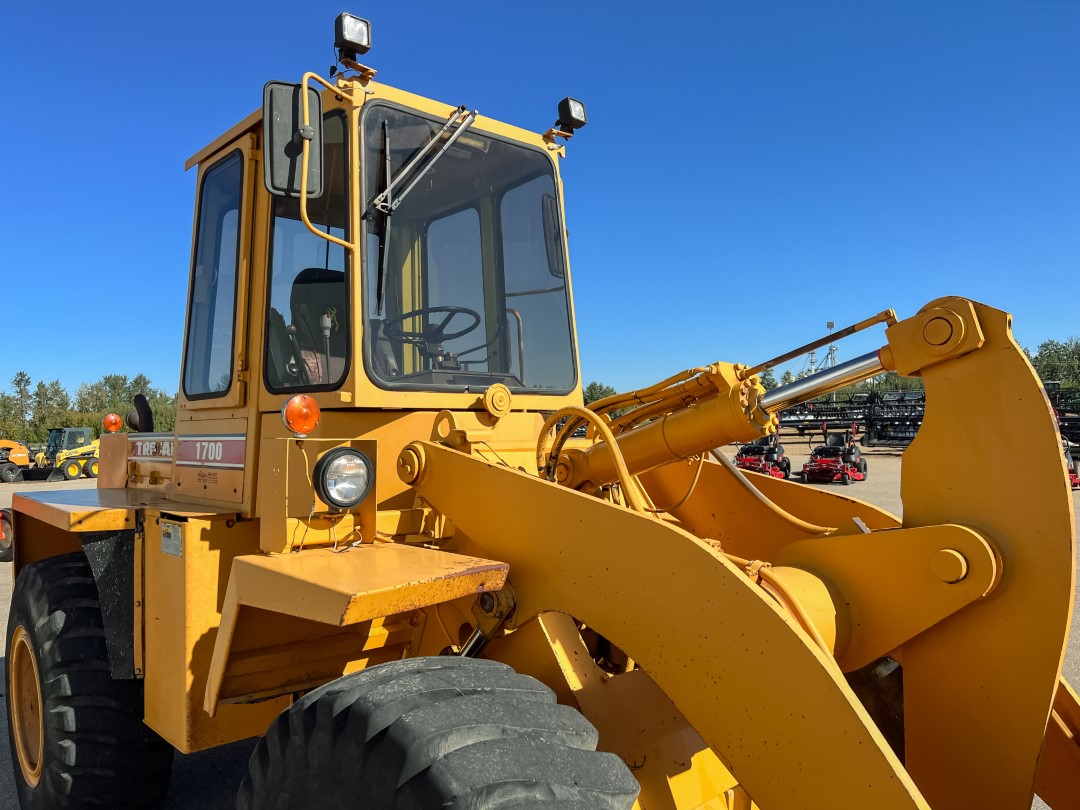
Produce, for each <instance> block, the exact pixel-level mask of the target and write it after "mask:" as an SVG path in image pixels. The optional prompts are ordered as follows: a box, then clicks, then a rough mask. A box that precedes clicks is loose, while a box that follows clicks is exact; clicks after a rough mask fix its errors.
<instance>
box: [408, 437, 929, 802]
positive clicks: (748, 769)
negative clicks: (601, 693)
mask: <svg viewBox="0 0 1080 810" xmlns="http://www.w3.org/2000/svg"><path fill="white" fill-rule="evenodd" d="M418 444H419V443H418ZM421 449H422V453H421V454H422V455H423V457H424V459H425V462H424V466H423V468H422V469H421V470H420V472H419V477H418V479H417V481H416V483H415V487H416V490H417V492H418V494H419V495H420V496H421V497H422V498H423V499H424V500H425V501H426V502H427V503H429V504H431V505H432V506H433V507H434V508H435V509H437V510H438V511H441V512H445V513H446V514H447V515H449V516H450V517H451V518H452V519H453V521H454V524H455V526H456V527H457V528H458V530H459V543H460V548H461V550H462V551H463V552H464V553H469V554H477V555H482V556H485V557H488V558H490V559H498V560H503V561H506V562H508V563H509V564H510V567H511V571H512V572H513V581H514V587H515V590H516V592H517V594H518V613H517V616H516V621H517V622H518V623H522V622H524V621H526V620H528V619H529V618H531V617H533V616H537V615H539V614H541V613H544V612H547V611H550V610H558V611H561V612H564V613H567V614H570V615H572V616H574V617H575V618H577V619H579V620H581V621H583V622H585V623H586V624H587V625H589V626H590V627H593V628H595V629H596V630H597V632H599V633H602V634H603V635H604V636H605V637H606V638H609V639H611V640H612V642H613V643H615V644H617V645H618V646H619V647H620V648H621V649H623V650H625V651H626V652H627V654H628V655H630V657H631V658H633V659H634V661H636V662H638V663H639V664H640V665H641V667H642V668H643V669H644V670H645V671H646V672H647V673H649V675H650V676H651V677H652V678H653V679H654V680H655V681H656V683H657V684H658V685H659V687H660V688H661V689H662V690H663V691H664V692H665V693H666V694H667V695H668V697H669V698H671V700H672V701H673V702H674V703H675V705H676V706H678V708H679V710H680V711H681V712H682V713H683V714H684V715H685V716H686V718H687V720H688V721H689V722H690V723H691V724H692V725H693V727H694V728H695V729H696V730H697V731H698V733H700V734H701V736H702V738H704V739H705V741H706V742H707V743H709V745H710V746H711V747H712V748H713V750H714V751H715V752H716V754H717V755H718V756H719V757H720V759H721V761H722V762H724V763H725V765H726V767H727V768H728V769H729V770H730V771H731V772H732V773H733V774H734V775H735V777H736V778H737V779H738V780H739V782H740V783H741V784H742V785H744V786H745V787H746V789H747V790H748V792H749V793H750V795H751V796H753V797H754V799H755V801H756V802H758V804H760V805H761V806H762V807H769V806H772V807H781V808H787V809H788V810H798V809H799V808H820V807H821V806H823V803H826V804H827V806H829V807H832V808H850V809H851V810H855V809H856V808H858V809H859V810H862V808H867V807H874V808H882V809H883V810H884V809H885V808H894V807H895V808H915V807H927V804H926V803H925V802H924V801H923V800H922V799H921V798H920V796H919V792H918V789H917V788H916V787H915V785H914V783H913V782H912V781H911V779H910V778H909V777H908V775H907V773H906V772H905V771H904V769H903V767H902V766H901V765H900V763H899V762H898V761H897V759H896V757H895V756H894V755H893V754H892V752H891V751H890V750H889V747H888V745H887V744H886V743H885V741H884V739H883V738H882V737H881V735H880V733H879V732H878V731H877V728H876V727H875V726H874V725H873V723H872V722H871V721H870V719H869V717H868V716H867V714H866V712H865V710H864V709H863V708H862V706H861V704H860V703H859V701H858V699H857V698H856V697H855V696H854V695H853V694H852V692H851V691H850V689H849V688H848V686H847V684H846V682H845V681H844V678H843V676H842V674H841V672H840V670H839V668H838V667H837V666H836V664H835V662H834V661H833V660H832V659H831V658H827V657H826V656H825V655H824V653H822V652H821V651H820V650H819V649H818V648H817V647H816V646H815V645H813V644H812V643H811V642H810V640H809V639H808V637H807V636H806V634H805V633H804V632H803V630H802V629H801V628H800V627H799V626H798V624H797V623H796V622H795V621H794V620H793V619H791V618H790V617H789V616H787V615H785V613H784V612H783V611H781V609H780V608H779V607H778V606H777V605H776V604H775V603H774V602H773V601H772V600H771V599H770V597H768V595H766V594H765V593H764V592H763V591H762V590H761V589H759V588H758V587H757V586H755V585H753V584H752V583H751V582H750V581H749V579H748V578H747V577H746V576H745V575H744V574H743V573H742V572H741V571H740V570H739V569H737V568H736V567H735V566H733V565H732V564H731V563H730V562H728V560H727V559H726V558H725V557H724V556H723V555H722V554H721V553H719V552H718V551H717V550H716V549H715V548H714V547H713V546H712V545H710V544H709V543H706V542H704V541H702V540H699V539H698V538H696V537H694V536H692V535H690V534H688V533H686V532H684V531H681V530H679V529H678V528H676V527H674V526H671V525H667V524H665V523H663V522H660V521H656V520H653V519H650V518H647V517H644V516H642V515H639V514H635V513H632V512H629V511H627V510H625V509H622V508H620V507H616V506H613V505H611V504H608V503H606V502H604V501H601V500H599V499H596V498H592V497H588V496H586V495H583V494H581V493H578V492H574V491H571V490H567V489H565V488H561V487H558V486H556V485H554V484H550V483H547V482H545V481H542V480H540V479H538V478H536V477H534V476H531V475H527V474H525V473H522V472H519V471H516V470H513V469H509V468H506V467H501V466H497V465H494V464H489V463H487V462H485V461H482V460H479V459H477V458H475V457H469V456H466V455H464V454H462V453H459V452H457V451H454V450H451V449H449V448H446V447H441V446H438V445H434V444H430V443H422V448H421ZM491 493H498V498H499V509H498V510H493V509H491V508H490V506H491ZM513 514H529V515H536V516H542V518H540V519H534V520H527V521H514V522H513V523H510V522H508V521H507V520H506V519H505V516H506V515H513ZM765 651H768V652H767V654H766V653H765ZM632 710H633V709H631V708H630V707H627V711H632ZM766 730H767V732H766ZM792 763H798V765H799V767H797V768H795V767H792ZM853 773H857V774H859V778H858V779H851V774H853ZM823 797H827V802H825V800H824V799H823Z"/></svg>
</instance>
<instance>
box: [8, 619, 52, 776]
mask: <svg viewBox="0 0 1080 810" xmlns="http://www.w3.org/2000/svg"><path fill="white" fill-rule="evenodd" d="M8 656H9V659H10V660H9V661H8V667H7V670H8V694H9V695H10V696H11V700H10V702H9V707H10V711H11V721H10V722H11V736H12V738H13V742H14V748H15V755H16V762H18V765H19V770H20V771H21V772H22V777H23V781H24V782H26V784H27V785H28V786H30V787H31V788H34V787H37V784H38V782H40V781H41V770H42V765H43V764H44V762H45V702H44V701H43V700H42V699H41V675H40V673H39V672H38V665H37V655H36V653H35V652H34V645H33V643H32V642H31V640H30V635H29V633H28V632H27V630H26V628H25V627H23V626H22V625H21V624H20V625H19V626H18V627H16V628H15V632H14V633H12V635H11V649H10V650H9V651H8Z"/></svg>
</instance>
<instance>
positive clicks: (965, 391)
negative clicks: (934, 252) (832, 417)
mask: <svg viewBox="0 0 1080 810" xmlns="http://www.w3.org/2000/svg"><path fill="white" fill-rule="evenodd" d="M335 44H336V47H337V49H338V57H339V62H340V64H341V66H342V67H343V68H344V70H343V72H342V73H341V74H339V75H338V76H337V77H335V78H334V79H333V81H332V82H331V81H329V80H326V79H323V78H321V77H319V76H317V75H315V74H312V73H307V74H304V76H303V79H302V81H301V83H300V84H298V85H290V84H283V83H279V82H271V83H270V84H268V85H267V86H266V89H265V91H264V99H263V107H262V109H261V110H258V111H256V112H255V113H253V114H252V115H250V116H248V117H247V118H245V119H243V120H242V121H240V122H239V123H238V124H237V125H236V126H234V127H233V128H232V129H230V130H229V131H228V132H226V133H224V134H223V135H221V136H220V137H218V138H217V139H215V140H214V141H213V142H211V143H210V144H209V145H208V146H206V147H205V148H204V149H202V150H200V151H199V152H198V153H197V154H196V155H194V156H193V157H192V158H191V159H190V160H189V161H188V167H189V168H195V169H196V170H197V173H198V178H197V186H198V196H197V199H196V203H195V205H196V209H195V232H194V236H193V247H192V261H191V271H190V286H189V296H188V313H187V326H186V332H185V342H184V347H183V359H182V372H181V386H180V395H179V408H178V417H177V423H176V424H177V427H176V431H175V433H168V434H165V433H157V432H155V431H154V426H153V424H152V419H151V418H150V415H149V413H148V412H144V413H141V414H137V418H136V419H135V428H136V432H134V433H130V434H115V435H107V436H104V437H103V439H102V441H101V450H100V452H101V467H100V474H99V477H98V488H97V489H96V490H69V491H64V492H44V493H37V492H35V493H17V494H16V495H15V496H14V498H13V519H14V524H15V537H16V541H15V545H14V551H15V560H14V567H15V572H16V580H15V587H14V592H13V596H12V604H11V610H10V618H9V623H8V659H7V661H8V672H7V679H8V682H7V686H8V688H7V690H6V691H7V696H8V697H7V699H8V708H9V723H10V727H9V737H10V740H11V751H12V757H13V760H14V771H15V778H16V782H17V787H18V791H19V799H20V802H21V804H22V806H24V807H41V808H45V807H49V808H54V807H78V806H86V805H88V804H95V803H96V804H104V805H107V806H112V807H148V806H157V805H160V804H161V802H162V801H163V798H164V795H165V792H166V790H167V786H168V780H169V772H170V762H171V757H172V752H173V751H174V750H179V751H182V752H193V751H199V750H204V749H208V748H211V747H214V746H218V745H222V744H225V743H228V742H231V741H235V740H239V739H243V738H246V737H249V736H252V735H263V737H262V740H261V742H260V743H259V745H258V746H257V748H256V750H255V753H254V755H253V756H252V759H251V762H250V765H249V773H248V775H247V777H246V779H245V781H244V783H243V785H242V787H241V791H240V796H239V798H238V806H239V807H242V808H256V807H260V808H262V807H267V808H269V807H275V808H276V807H282V806H287V807H319V808H335V807H350V808H352V807H420V808H428V807H442V806H453V807H551V808H556V807H558V808H571V807H573V808H580V807H632V806H635V805H636V806H638V807H642V808H668V807H680V808H694V807H715V808H726V809H727V810H736V808H738V809H739V810H744V809H745V808H749V807H760V808H764V809H765V810H799V809H801V808H807V809H808V810H809V809H810V808H814V809H817V808H841V809H843V810H865V809H866V808H881V809H882V810H894V809H896V810H901V809H902V810H910V809H913V808H934V810H967V809H968V808H980V809H982V808H987V809H988V810H1020V809H1021V808H1025V809H1026V808H1028V807H1029V806H1030V804H1031V801H1032V796H1033V794H1034V793H1035V792H1036V791H1037V792H1038V794H1039V795H1040V796H1042V797H1043V799H1044V800H1046V801H1047V803H1048V804H1049V805H1050V806H1051V807H1053V808H1055V810H1063V808H1072V807H1076V806H1077V801H1078V797H1080V747H1078V745H1077V733H1078V730H1080V706H1078V703H1077V698H1076V695H1075V693H1074V692H1073V691H1072V689H1071V688H1070V687H1069V686H1068V684H1066V683H1065V682H1064V681H1063V680H1062V679H1061V663H1062V657H1063V654H1064V649H1065V642H1066V639H1067V637H1068V632H1069V622H1070V618H1071V615H1072V600H1073V592H1074V585H1075V582H1074V577H1075V549H1074V534H1075V527H1074V523H1073V510H1072V499H1071V495H1070V493H1069V488H1068V483H1067V478H1066V474H1065V467H1064V460H1063V456H1062V453H1061V449H1060V440H1059V437H1058V434H1057V429H1056V427H1055V423H1054V419H1053V414H1052V412H1051V409H1050V407H1049V405H1048V402H1047V399H1046V396H1045V394H1044V392H1043V389H1042V387H1041V386H1040V384H1039V381H1038V379H1037V377H1036V376H1035V374H1034V372H1033V370H1032V368H1031V365H1030V363H1029V362H1028V361H1027V359H1026V358H1025V356H1024V354H1023V352H1022V351H1020V349H1019V347H1018V346H1017V345H1016V343H1015V341H1014V340H1013V338H1012V334H1011V323H1010V317H1009V316H1008V315H1007V314H1006V313H1004V312H1002V311H1000V310H997V309H994V308H991V307H989V306H985V305H983V304H980V303H977V302H973V301H970V300H967V299H964V298H960V297H947V298H941V299H938V300H935V301H932V302H930V303H928V304H927V305H926V306H925V307H923V308H922V309H921V310H920V311H919V312H917V313H915V314H913V315H911V316H910V317H907V318H904V319H898V318H897V317H896V315H895V313H893V312H892V311H891V310H886V311H884V312H882V313H880V314H879V315H877V316H875V317H872V318H868V319H867V320H865V321H863V322H861V323H858V324H854V325H853V326H852V327H851V328H850V329H848V330H841V331H842V332H847V333H851V332H855V331H861V330H864V329H868V328H871V327H875V326H880V325H884V326H885V327H886V328H885V330H884V339H883V342H882V344H881V348H880V349H879V350H878V351H874V352H871V353H869V354H866V355H864V356H861V357H857V358H855V359H853V360H851V361H848V362H847V363H843V364H840V365H838V366H835V367H832V368H829V369H827V370H825V371H822V372H819V373H817V374H814V375H810V376H808V377H805V378H803V379H801V380H799V381H797V382H795V383H793V384H791V385H788V386H782V387H780V388H776V389H774V390H772V391H770V392H768V393H766V392H765V391H764V390H763V388H762V386H761V385H760V379H759V377H758V374H759V373H761V372H762V371H764V370H765V369H766V368H768V367H770V366H772V365H775V364H776V363H779V362H782V361H783V360H784V359H785V357H789V356H791V354H793V353H799V352H805V351H808V350H809V349H810V348H813V347H815V346H817V347H820V346H822V345H825V344H826V343H827V342H829V341H831V340H833V339H834V338H835V337H836V336H835V335H833V336H829V337H825V338H823V339H822V340H820V341H815V342H813V343H811V344H808V345H807V346H803V347H800V348H799V349H796V350H794V352H793V353H788V354H787V355H784V356H781V357H778V358H773V359H771V360H766V361H764V362H758V363H757V364H756V365H753V366H750V365H747V364H741V363H730V362H715V363H710V364H707V365H702V366H698V367H693V368H689V369H687V370H685V371H683V372H679V373H677V374H674V375H673V376H671V377H669V378H668V379H666V380H663V381H661V382H659V383H658V384H657V385H655V386H652V387H650V388H646V389H642V390H639V391H634V392H629V393H627V394H623V395H616V396H613V397H610V398H607V399H604V400H600V401H599V402H595V403H592V404H591V406H590V408H588V409H586V408H584V407H583V406H582V394H581V382H580V374H579V370H578V368H579V367H578V359H577V351H576V337H575V328H574V314H573V306H572V296H571V275H570V270H569V261H568V254H567V247H566V239H565V227H564V217H563V193H562V183H561V179H560V175H559V161H560V160H561V159H562V158H563V157H564V156H565V152H566V149H567V147H566V142H567V141H568V140H569V139H570V137H571V136H572V135H573V133H574V132H575V131H576V130H578V129H580V128H581V127H583V126H585V124H586V120H587V119H586V113H585V108H584V106H583V105H582V104H581V103H580V102H579V101H577V100H574V99H570V98H568V99H565V100H564V101H563V102H562V103H560V105H559V110H558V122H557V123H556V125H555V126H554V127H552V128H551V129H549V130H546V131H544V132H539V133H537V132H530V131H527V130H524V129H520V128H518V127H514V126H511V125H508V124H504V123H501V122H499V121H496V120H494V119H491V118H487V117H485V116H482V115H480V114H479V113H478V112H477V111H475V110H472V109H471V108H470V107H469V106H468V105H465V104H463V105H460V106H448V105H446V104H443V103H440V102H436V101H433V100H431V99H427V98H423V97H421V96H417V95H414V94H411V93H408V92H405V91H401V90H397V89H394V88H391V87H388V86H386V85H383V84H381V83H378V82H376V81H374V75H375V71H374V70H373V69H371V68H369V67H366V66H365V65H363V64H361V63H360V62H359V61H358V60H359V59H360V58H361V57H362V56H363V54H364V53H365V52H366V51H367V49H368V48H369V47H370V45H371V29H370V26H369V25H368V23H367V22H366V21H364V20H362V19H359V18H356V17H352V16H350V15H342V16H341V17H339V18H338V20H337V24H336V31H335ZM755 360H760V358H750V361H751V362H753V361H755ZM886 370H892V371H897V372H899V373H900V374H901V375H905V376H921V377H922V379H923V381H924V382H925V386H926V395H927V404H926V415H925V419H924V422H923V426H922V428H921V430H920V432H919V436H918V438H917V439H916V441H915V442H914V443H913V444H912V445H911V447H910V448H909V449H908V450H907V452H906V453H905V455H904V459H903V478H902V497H903V502H904V510H903V519H902V520H900V519H898V518H897V517H895V516H893V515H890V514H888V513H886V512H884V511H882V510H880V509H877V508H875V507H873V506H870V505H869V504H865V503H862V502H860V501H857V500H854V499H851V498H847V497H843V496H841V495H838V494H835V493H831V492H822V491H818V490H815V489H811V488H808V487H802V486H800V485H798V484H795V483H792V482H788V481H783V480H779V479H773V478H771V477H767V476H755V475H746V474H743V473H742V472H741V471H739V470H737V469H735V468H734V466H733V465H732V464H731V463H729V462H727V461H726V460H724V459H723V457H722V456H717V457H713V456H712V455H711V451H712V450H713V449H714V448H716V447H718V446H720V445H723V444H726V443H729V442H733V441H741V442H748V441H752V440H754V439H757V438H760V437H763V436H768V435H770V434H772V433H774V432H775V430H776V428H777V419H776V416H775V414H776V413H777V412H778V411H779V410H781V409H783V408H785V407H789V406H791V405H793V404H796V403H799V402H802V401H807V400H809V399H812V398H813V397H817V396H821V395H823V394H826V393H829V392H831V391H833V390H836V389H838V388H840V387H842V386H844V385H848V384H851V383H853V382H856V381H858V380H862V379H867V378H869V377H872V376H874V375H877V374H879V373H881V372H883V371H886ZM990 392H993V394H994V395H990ZM975 393H978V394H979V396H980V398H981V401H982V402H984V403H985V406H984V408H983V410H982V412H981V414H980V418H979V419H972V418H971V414H970V410H969V408H968V403H969V402H970V401H971V397H972V396H973V395H974V394H975ZM116 421H118V420H116ZM581 426H585V427H586V435H585V437H584V438H583V439H582V438H574V434H575V432H577V431H578V429H579V428H580V427H581ZM958 440H959V441H960V442H962V443H963V446H964V447H965V448H967V452H968V460H969V462H970V463H971V466H972V467H974V468H975V469H987V468H989V466H990V465H991V463H992V459H994V458H997V457H999V456H1000V454H1002V453H1007V454H1009V456H1010V457H1012V458H1015V459H1016V462H1015V464H1013V465H1010V469H1009V470H1007V471H1004V472H1003V473H1002V474H1000V475H997V476H994V477H993V478H992V479H985V478H978V479H976V478H975V477H966V478H956V477H952V476H949V475H948V474H947V471H943V470H942V467H941V465H940V464H938V463H937V458H936V454H937V452H938V448H940V447H941V446H943V445H945V444H946V443H947V442H948V443H956V442H957V441H958Z"/></svg>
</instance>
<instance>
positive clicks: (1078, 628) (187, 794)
mask: <svg viewBox="0 0 1080 810" xmlns="http://www.w3.org/2000/svg"><path fill="white" fill-rule="evenodd" d="M818 438H819V439H820V437H818ZM811 441H812V440H808V439H807V438H800V437H798V436H795V435H791V436H784V437H783V439H782V443H783V445H784V449H785V451H786V452H787V454H788V455H789V456H790V457H791V461H792V470H801V469H802V465H803V462H805V461H806V459H807V458H808V457H809V455H810V447H811V443H810V442H811ZM735 450H736V448H734V447H728V448H724V452H725V453H726V454H727V455H728V456H729V457H733V456H734V454H735ZM864 453H865V455H866V458H867V466H868V472H867V479H866V481H861V482H857V483H853V484H851V485H850V486H847V487H843V486H842V485H841V484H813V485H809V486H816V487H819V488H821V489H832V490H834V491H835V490H836V489H841V488H842V489H843V492H844V494H845V495H849V496H851V497H855V498H859V499H861V500H865V501H868V502H869V503H872V504H874V505H875V506H879V507H881V508H883V509H887V510H888V511H890V512H892V513H894V514H896V515H898V516H900V515H901V512H902V505H901V503H900V462H901V455H900V453H899V452H898V451H896V450H882V449H874V448H871V449H868V450H864ZM92 486H94V482H93V481H88V480H83V481H72V482H63V483H60V484H49V485H42V484H0V507H3V506H9V505H10V504H11V496H12V494H13V493H14V492H16V491H19V490H31V491H33V490H35V489H36V490H38V491H43V490H45V489H59V488H86V487H92ZM1073 502H1074V508H1075V507H1076V505H1078V504H1080V494H1078V493H1077V492H1074V494H1073ZM11 585H12V583H11V566H9V565H0V622H2V624H0V627H6V626H7V610H8V603H9V601H10V599H11ZM1077 605H1078V606H1080V599H1077ZM1076 610H1077V608H1074V615H1073V626H1072V636H1071V639H1070V642H1069V651H1068V653H1067V655H1066V660H1065V675H1066V677H1067V678H1068V680H1069V681H1070V682H1071V683H1073V684H1080V616H1077V614H1076V612H1075V611H1076ZM4 638H6V636H5V637H4ZM3 644H4V640H3V639H0V651H3ZM4 665H5V662H4V661H3V660H0V666H4ZM5 671H6V670H5ZM0 690H6V687H5V684H4V683H3V682H0ZM6 712H7V704H6V701H3V702H0V725H6V723H7V717H6ZM253 746H254V741H245V742H240V743H236V744H234V745H230V746H226V747H224V748H221V749H217V750H214V751H207V752H204V753H201V754H194V755H191V756H180V755H178V756H177V758H176V761H175V765H174V768H173V781H172V786H171V788H170V792H169V801H168V804H167V807H168V808H169V810H180V809H181V808H196V807H197V808H200V809H204V808H205V810H216V809H217V808H221V809H222V810H225V808H231V807H233V806H234V801H235V798H234V797H235V795H236V790H237V788H238V786H239V784H240V779H241V778H242V776H243V773H244V770H245V768H246V763H247V759H248V757H249V756H250V753H251V749H252V748H253ZM9 761H10V759H9V753H8V743H7V735H6V734H3V732H0V807H15V806H17V802H16V798H15V785H14V782H13V776H12V772H11V766H10V765H8V764H7V763H8V762H9ZM1032 807H1033V810H1043V808H1045V805H1044V804H1042V802H1039V801H1038V800H1036V802H1035V804H1034V805H1032Z"/></svg>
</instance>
